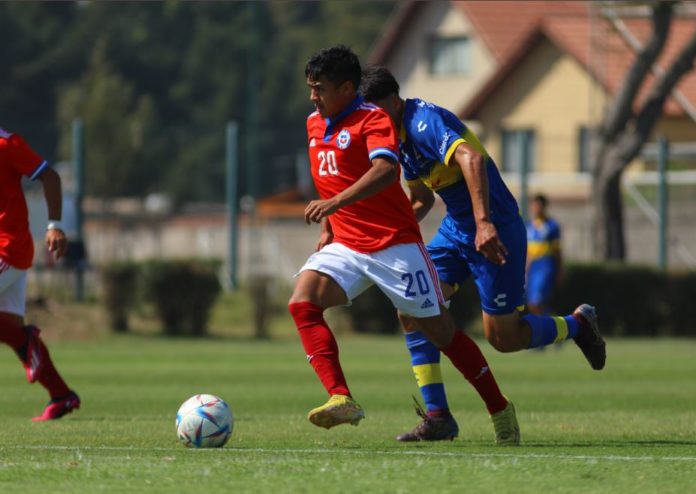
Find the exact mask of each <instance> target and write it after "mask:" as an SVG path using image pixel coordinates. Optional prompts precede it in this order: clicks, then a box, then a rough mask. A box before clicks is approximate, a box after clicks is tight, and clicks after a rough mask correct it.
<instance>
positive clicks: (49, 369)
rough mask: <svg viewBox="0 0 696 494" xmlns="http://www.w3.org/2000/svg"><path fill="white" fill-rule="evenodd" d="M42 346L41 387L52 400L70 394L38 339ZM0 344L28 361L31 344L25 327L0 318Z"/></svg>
mask: <svg viewBox="0 0 696 494" xmlns="http://www.w3.org/2000/svg"><path fill="white" fill-rule="evenodd" d="M37 339H38V342H39V345H41V350H42V352H41V353H42V355H43V358H44V363H43V370H42V371H41V375H40V376H39V378H38V381H39V382H40V383H41V385H42V386H43V387H44V388H46V389H47V390H48V393H49V394H50V395H51V398H57V397H62V396H65V395H67V394H68V393H70V388H68V386H67V385H66V384H65V381H63V378H62V377H61V376H60V374H58V371H57V370H56V368H55V366H54V365H53V362H52V361H51V356H50V355H49V353H48V349H47V348H46V345H44V343H43V341H41V339H40V338H38V336H37ZM0 342H2V343H5V344H6V345H8V346H10V347H12V349H13V350H14V351H15V352H16V353H17V356H18V357H19V358H20V360H22V361H23V362H25V361H26V359H27V343H28V342H29V333H28V331H27V329H26V327H25V326H17V325H16V324H13V323H11V322H9V321H7V320H4V319H2V318H0Z"/></svg>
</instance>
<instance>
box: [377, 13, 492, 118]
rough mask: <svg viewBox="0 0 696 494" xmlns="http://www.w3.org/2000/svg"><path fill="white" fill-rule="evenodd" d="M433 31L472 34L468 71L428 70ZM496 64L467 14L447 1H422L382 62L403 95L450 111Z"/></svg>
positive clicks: (442, 34) (483, 80) (437, 32)
mask: <svg viewBox="0 0 696 494" xmlns="http://www.w3.org/2000/svg"><path fill="white" fill-rule="evenodd" d="M433 35H439V36H469V37H470V38H471V40H472V71H471V73H470V74H468V75H455V76H435V77H434V76H432V75H431V74H430V73H429V71H428V67H429V61H428V42H429V40H430V39H431V37H432V36H433ZM496 64H497V62H496V61H495V59H494V58H493V56H492V54H491V53H490V52H489V51H488V48H487V47H486V46H485V44H484V42H483V40H481V38H479V37H478V35H477V34H476V31H474V29H473V27H472V26H471V24H470V23H469V21H468V19H467V18H466V16H464V15H463V14H462V13H461V12H460V11H459V10H457V9H453V8H452V6H451V4H450V2H424V5H423V6H422V7H421V8H420V10H419V11H418V15H417V16H416V18H415V19H414V21H413V24H412V25H411V26H410V28H409V29H408V30H407V31H406V32H404V33H403V34H402V38H401V42H400V44H399V47H398V49H397V50H394V52H393V54H392V56H391V58H389V59H388V60H387V61H386V63H385V65H386V66H387V67H389V69H390V70H391V71H392V72H393V74H394V76H395V77H396V79H397V80H398V81H399V84H400V85H401V94H402V96H404V97H411V98H413V97H417V98H422V99H424V100H426V101H430V102H432V103H435V104H437V105H440V106H444V107H445V108H448V109H450V110H452V111H457V110H458V109H459V108H461V107H462V106H464V105H465V104H466V102H467V101H468V99H469V98H471V97H472V96H473V95H474V94H475V93H476V91H477V90H478V88H479V87H480V86H481V85H482V84H483V83H484V82H485V80H486V79H487V78H488V77H490V75H491V74H492V73H493V70H494V69H495V68H496Z"/></svg>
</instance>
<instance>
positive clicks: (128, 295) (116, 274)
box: [102, 262, 138, 332]
mask: <svg viewBox="0 0 696 494" xmlns="http://www.w3.org/2000/svg"><path fill="white" fill-rule="evenodd" d="M137 277H138V268H137V266H136V265H135V264H133V263H123V262H119V263H113V264H109V265H108V266H106V267H105V268H104V269H103V270H102V285H103V287H104V305H105V307H106V312H107V314H108V318H109V325H110V327H111V329H112V330H114V331H117V332H126V331H128V315H129V313H130V311H131V310H132V309H133V306H134V305H135V303H136V301H137V298H138V296H137V285H138V279H137Z"/></svg>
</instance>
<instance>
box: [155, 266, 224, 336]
mask: <svg viewBox="0 0 696 494" xmlns="http://www.w3.org/2000/svg"><path fill="white" fill-rule="evenodd" d="M216 265H217V264H216V263H214V262H201V261H151V262H149V263H147V266H146V269H145V270H144V285H145V292H146V294H147V298H148V300H149V301H150V302H152V303H153V304H154V306H155V309H156V311H157V315H158V316H159V318H160V320H161V321H162V325H163V330H164V332H165V334H169V335H180V334H189V335H193V336H202V335H204V334H205V333H206V331H207V324H208V320H209V317H210V310H211V308H212V306H213V304H214V303H215V300H216V298H217V297H218V295H219V294H220V291H221V287H220V283H219V281H218V278H217V274H216V268H215V266H216Z"/></svg>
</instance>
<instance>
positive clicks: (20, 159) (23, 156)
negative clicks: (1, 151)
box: [7, 134, 46, 179]
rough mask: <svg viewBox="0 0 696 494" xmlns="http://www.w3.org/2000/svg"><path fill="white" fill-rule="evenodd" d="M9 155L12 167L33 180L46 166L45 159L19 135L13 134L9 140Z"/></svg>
mask: <svg viewBox="0 0 696 494" xmlns="http://www.w3.org/2000/svg"><path fill="white" fill-rule="evenodd" d="M7 155H8V157H9V162H10V165H11V166H12V167H13V168H14V169H15V170H17V171H18V172H19V173H21V174H22V175H26V176H27V177H30V178H31V179H34V178H36V177H37V176H39V175H40V173H41V172H42V171H43V170H44V168H45V166H46V162H45V161H44V159H43V158H42V157H41V156H39V155H38V154H36V153H35V152H34V150H33V149H31V148H30V147H29V144H27V143H26V141H25V140H24V139H22V138H21V137H20V136H18V135H17V134H12V135H11V136H10V137H9V139H8V140H7Z"/></svg>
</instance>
